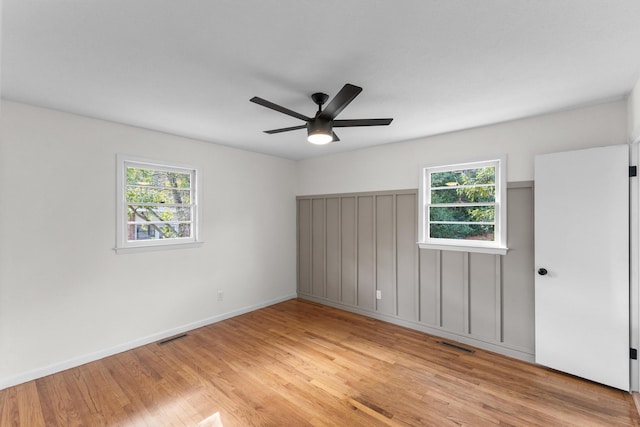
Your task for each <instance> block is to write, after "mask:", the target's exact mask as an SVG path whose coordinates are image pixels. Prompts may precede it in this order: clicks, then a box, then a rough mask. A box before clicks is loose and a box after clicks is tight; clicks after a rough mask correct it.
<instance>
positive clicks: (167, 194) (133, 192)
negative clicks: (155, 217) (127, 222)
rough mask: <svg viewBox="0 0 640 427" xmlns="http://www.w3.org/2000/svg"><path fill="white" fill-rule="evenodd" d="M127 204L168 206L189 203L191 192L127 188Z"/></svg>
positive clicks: (173, 189) (152, 188) (141, 187)
mask: <svg viewBox="0 0 640 427" xmlns="http://www.w3.org/2000/svg"><path fill="white" fill-rule="evenodd" d="M127 202H133V203H170V204H174V203H191V190H179V189H177V188H172V189H164V188H155V187H146V186H127Z"/></svg>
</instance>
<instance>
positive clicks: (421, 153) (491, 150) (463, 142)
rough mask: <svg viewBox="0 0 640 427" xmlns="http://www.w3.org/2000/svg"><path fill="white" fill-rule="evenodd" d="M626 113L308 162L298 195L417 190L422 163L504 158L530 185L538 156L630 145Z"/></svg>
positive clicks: (527, 124) (539, 121)
mask: <svg viewBox="0 0 640 427" xmlns="http://www.w3.org/2000/svg"><path fill="white" fill-rule="evenodd" d="M626 110H627V105H626V101H624V100H620V101H617V102H610V103H606V104H599V105H595V106H592V107H587V108H581V109H576V110H569V111H563V112H558V113H553V114H547V115H542V116H537V117H532V118H528V119H522V120H516V121H511V122H506V123H501V124H497V125H493V126H486V127H481V128H476V129H469V130H464V131H460V132H454V133H449V134H443V135H438V136H432V137H427V138H422V139H418V140H415V141H409V142H403V143H398V144H389V145H382V146H378V147H373V148H368V149H362V150H356V151H351V152H347V153H341V154H336V155H332V156H326V157H319V158H314V159H308V160H303V161H300V162H299V163H298V189H297V194H298V195H311V194H330V193H346V192H358V191H381V190H393V189H405V188H417V187H418V168H419V166H420V165H421V164H434V165H436V164H447V163H451V162H459V161H464V160H466V159H469V160H474V159H480V160H481V159H484V158H486V157H487V156H491V155H496V154H503V153H506V154H507V156H508V158H507V163H508V180H509V181H510V182H512V181H529V180H532V179H533V159H534V156H535V155H536V154H540V153H549V152H558V151H567V150H574V149H580V148H587V147H597V146H604V145H610V144H625V143H626V142H627V140H628V135H627V111H626ZM392 125H393V124H392ZM340 143H341V144H348V143H349V142H348V141H343V142H340Z"/></svg>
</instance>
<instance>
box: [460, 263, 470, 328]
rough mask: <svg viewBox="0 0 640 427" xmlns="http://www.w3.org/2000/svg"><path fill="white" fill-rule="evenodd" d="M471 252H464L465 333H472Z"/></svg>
mask: <svg viewBox="0 0 640 427" xmlns="http://www.w3.org/2000/svg"><path fill="white" fill-rule="evenodd" d="M470 258H471V253H469V252H464V253H463V255H462V301H464V302H463V304H462V321H463V325H464V333H466V334H470V333H471V315H470V314H471V292H470V286H471V285H470V283H469V282H470V280H469V274H470V271H469V270H470V269H469V263H470Z"/></svg>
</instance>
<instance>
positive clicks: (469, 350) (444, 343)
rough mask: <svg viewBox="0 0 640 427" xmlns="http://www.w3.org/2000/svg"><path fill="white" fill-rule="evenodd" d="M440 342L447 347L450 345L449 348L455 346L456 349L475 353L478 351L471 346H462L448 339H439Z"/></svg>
mask: <svg viewBox="0 0 640 427" xmlns="http://www.w3.org/2000/svg"><path fill="white" fill-rule="evenodd" d="M438 344H441V345H444V346H445V347H449V348H455V349H456V350H460V351H464V352H465V353H469V354H473V353H475V352H476V351H475V350H471V349H470V348H466V347H462V346H460V345H457V344H453V343H450V342H446V341H438Z"/></svg>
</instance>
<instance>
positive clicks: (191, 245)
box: [113, 242, 204, 255]
mask: <svg viewBox="0 0 640 427" xmlns="http://www.w3.org/2000/svg"><path fill="white" fill-rule="evenodd" d="M203 244H204V242H191V243H168V244H166V245H148V246H131V247H128V248H113V250H114V251H116V253H117V254H118V255H120V254H132V253H137V252H155V251H168V250H172V249H191V248H199V247H200V246H202V245H203Z"/></svg>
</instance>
